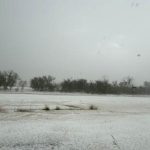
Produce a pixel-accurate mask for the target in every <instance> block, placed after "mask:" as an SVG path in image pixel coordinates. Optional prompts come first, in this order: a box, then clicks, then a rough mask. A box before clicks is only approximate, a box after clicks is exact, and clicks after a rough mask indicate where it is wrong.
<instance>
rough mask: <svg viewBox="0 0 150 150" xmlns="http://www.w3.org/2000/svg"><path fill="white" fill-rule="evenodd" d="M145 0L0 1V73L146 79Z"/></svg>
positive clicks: (149, 33)
mask: <svg viewBox="0 0 150 150" xmlns="http://www.w3.org/2000/svg"><path fill="white" fill-rule="evenodd" d="M149 16H150V1H149V0H13V1H11V0H0V70H14V71H15V72H17V73H18V74H20V76H21V77H22V78H23V79H25V80H29V79H30V78H32V77H33V76H40V75H49V74H50V75H52V76H55V77H56V79H57V80H56V81H61V80H63V79H65V78H71V77H72V78H74V79H77V78H86V79H88V80H97V79H102V78H103V77H104V76H105V77H106V78H108V79H109V80H110V81H112V80H121V79H122V78H123V77H126V76H128V75H129V76H132V77H134V79H135V83H136V84H142V82H143V81H145V80H147V81H150V69H149V66H150V59H149V57H150V51H149V49H150V42H149V40H150V30H149V29H150V19H149Z"/></svg>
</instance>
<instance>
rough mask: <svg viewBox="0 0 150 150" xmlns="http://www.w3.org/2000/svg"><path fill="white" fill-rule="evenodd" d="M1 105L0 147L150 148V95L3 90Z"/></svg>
mask: <svg viewBox="0 0 150 150" xmlns="http://www.w3.org/2000/svg"><path fill="white" fill-rule="evenodd" d="M45 104H46V105H48V106H49V107H50V108H51V109H54V108H55V107H56V106H59V107H60V108H61V109H64V110H50V111H44V110H42V109H43V108H44V105H45ZM91 104H94V105H95V106H97V107H98V110H88V108H89V105H91ZM0 106H1V109H3V110H5V112H3V111H2V112H0V150H30V149H32V150H50V149H59V150H149V149H150V97H148V96H145V97H144V96H139V97H136V96H112V95H111V96H108V95H106V96H98V95H79V94H72V95H70V94H67V95H65V94H51V95H46V94H44V95H43V94H39V93H36V94H6V93H5V94H0ZM72 106H73V107H72ZM19 108H21V109H29V110H32V112H17V109H19ZM71 109H74V110H71ZM80 109H81V110H80Z"/></svg>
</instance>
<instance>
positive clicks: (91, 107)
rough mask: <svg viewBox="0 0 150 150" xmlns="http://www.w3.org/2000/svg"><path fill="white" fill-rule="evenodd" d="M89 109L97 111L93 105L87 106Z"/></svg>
mask: <svg viewBox="0 0 150 150" xmlns="http://www.w3.org/2000/svg"><path fill="white" fill-rule="evenodd" d="M89 109H90V110H97V109H98V107H96V106H94V105H90V106H89Z"/></svg>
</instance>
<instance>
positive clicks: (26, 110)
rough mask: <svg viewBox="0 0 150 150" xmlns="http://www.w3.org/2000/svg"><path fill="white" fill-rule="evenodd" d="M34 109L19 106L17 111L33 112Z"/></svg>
mask: <svg viewBox="0 0 150 150" xmlns="http://www.w3.org/2000/svg"><path fill="white" fill-rule="evenodd" d="M32 111H33V110H31V109H26V108H17V109H16V112H32Z"/></svg>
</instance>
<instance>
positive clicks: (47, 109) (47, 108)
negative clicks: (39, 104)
mask: <svg viewBox="0 0 150 150" xmlns="http://www.w3.org/2000/svg"><path fill="white" fill-rule="evenodd" d="M42 110H45V111H50V108H49V107H48V106H47V105H45V107H44V108H43V109H42Z"/></svg>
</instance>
